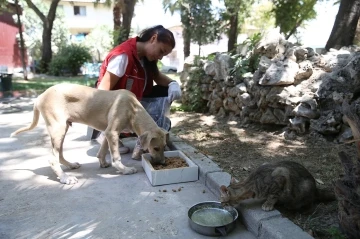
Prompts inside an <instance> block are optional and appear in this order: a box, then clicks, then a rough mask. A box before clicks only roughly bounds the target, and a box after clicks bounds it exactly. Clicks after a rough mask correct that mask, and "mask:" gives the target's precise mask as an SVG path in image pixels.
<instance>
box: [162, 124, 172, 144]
mask: <svg viewBox="0 0 360 239" xmlns="http://www.w3.org/2000/svg"><path fill="white" fill-rule="evenodd" d="M160 129H161V131H162V132H163V133H164V134H165V140H166V141H165V143H166V145H169V144H168V143H169V142H170V134H169V131H167V130H165V129H163V128H160Z"/></svg>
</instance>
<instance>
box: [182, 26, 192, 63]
mask: <svg viewBox="0 0 360 239" xmlns="http://www.w3.org/2000/svg"><path fill="white" fill-rule="evenodd" d="M183 38H184V58H186V57H188V56H190V32H189V30H188V29H186V27H185V26H184V29H183Z"/></svg>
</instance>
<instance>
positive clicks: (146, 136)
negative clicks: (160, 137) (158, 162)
mask: <svg viewBox="0 0 360 239" xmlns="http://www.w3.org/2000/svg"><path fill="white" fill-rule="evenodd" d="M139 139H140V145H141V148H142V149H143V150H147V149H148V148H149V144H150V132H149V131H145V132H144V133H143V134H142V135H140V137H139Z"/></svg>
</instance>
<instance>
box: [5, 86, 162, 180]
mask: <svg viewBox="0 0 360 239" xmlns="http://www.w3.org/2000/svg"><path fill="white" fill-rule="evenodd" d="M40 113H41V115H42V117H43V118H44V120H45V123H46V126H47V130H48V133H49V136H50V138H51V144H52V149H53V153H54V155H55V158H52V159H50V160H49V162H50V166H51V168H52V170H53V171H54V172H55V174H56V175H57V176H58V177H59V179H60V182H61V183H64V184H75V183H77V181H78V180H77V178H76V177H74V176H69V175H67V174H66V173H65V172H64V171H63V170H62V169H61V167H60V163H61V164H63V165H65V166H67V167H68V168H70V169H76V168H79V167H80V164H79V163H70V162H68V161H67V160H65V158H64V156H63V142H64V138H65V134H66V132H67V130H68V128H69V126H71V124H72V123H73V122H75V123H81V124H86V125H88V126H90V127H92V128H94V129H97V130H99V131H104V133H105V136H106V139H107V140H104V141H103V143H102V145H101V147H100V150H99V152H98V154H97V157H98V159H99V162H100V166H101V167H102V168H106V167H109V166H110V165H111V164H109V163H107V162H106V160H105V156H106V154H107V150H108V149H110V153H111V157H112V165H113V166H114V167H115V168H116V169H118V170H119V172H120V173H122V174H133V173H136V172H137V170H136V169H135V168H133V167H126V166H124V165H123V164H122V163H121V157H120V153H119V134H120V132H121V131H123V130H124V129H129V130H131V131H133V132H135V133H136V134H137V135H139V139H140V143H141V146H142V148H143V149H144V150H148V152H149V153H150V154H151V157H152V163H155V164H164V163H165V157H164V148H165V146H166V134H167V132H166V131H164V130H163V129H161V128H159V127H158V126H157V125H156V123H155V122H154V120H153V119H152V118H151V116H150V115H149V114H148V113H147V112H146V110H145V109H144V107H143V106H142V105H141V104H140V102H139V101H138V100H137V98H136V96H135V95H134V94H133V93H131V92H130V91H128V90H116V91H104V90H97V89H94V88H90V87H87V86H81V85H75V84H58V85H55V86H52V87H50V88H49V89H47V90H46V91H45V92H44V93H42V94H41V95H39V97H38V98H37V100H36V102H35V104H34V116H33V121H32V123H31V124H30V125H29V126H27V127H23V128H20V129H18V130H16V131H15V132H13V133H12V134H11V136H10V137H13V136H14V135H17V134H18V133H21V132H24V131H28V130H31V129H33V128H35V127H36V125H37V124H38V121H39V115H40Z"/></svg>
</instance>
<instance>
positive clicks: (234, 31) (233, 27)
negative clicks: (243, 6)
mask: <svg viewBox="0 0 360 239" xmlns="http://www.w3.org/2000/svg"><path fill="white" fill-rule="evenodd" d="M237 36H238V12H236V13H232V15H231V17H230V29H229V35H228V37H229V41H228V52H233V51H236V44H237Z"/></svg>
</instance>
